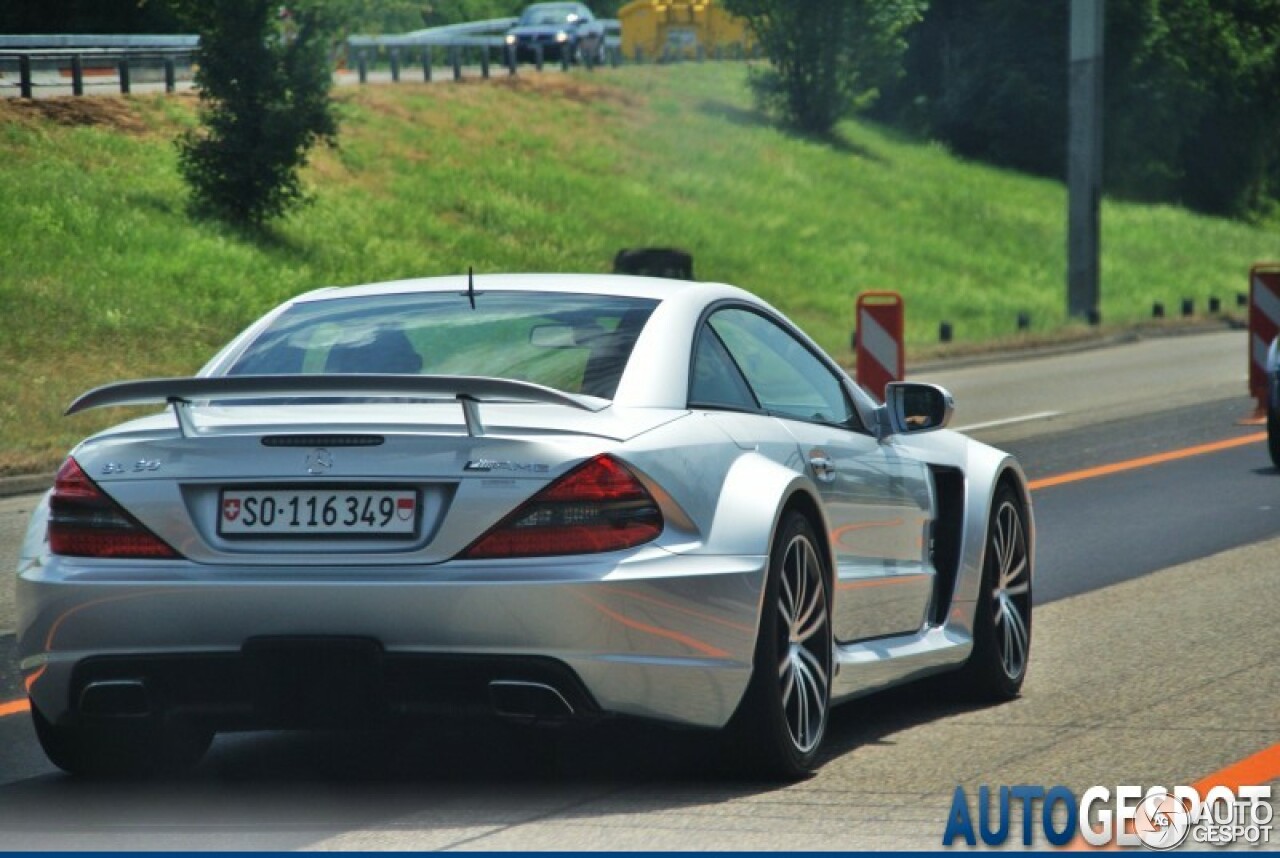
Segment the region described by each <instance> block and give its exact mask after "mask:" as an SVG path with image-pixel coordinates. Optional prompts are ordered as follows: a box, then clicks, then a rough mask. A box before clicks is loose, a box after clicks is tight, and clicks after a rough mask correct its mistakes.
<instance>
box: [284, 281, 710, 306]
mask: <svg viewBox="0 0 1280 858" xmlns="http://www.w3.org/2000/svg"><path fill="white" fill-rule="evenodd" d="M467 280H468V278H467V275H465V274H458V275H452V276H448V277H419V278H414V279H410V280H393V281H390V282H387V283H370V284H367V285H363V286H345V287H329V288H326V289H319V290H316V291H314V292H308V293H307V294H305V295H300V296H299V297H298V298H296V299H295V303H304V302H310V301H330V300H334V299H340V298H365V297H373V296H378V295H404V294H412V293H415V292H450V291H452V292H466V291H467ZM474 282H475V289H476V291H477V292H484V291H494V292H562V293H565V294H578V295H610V296H618V297H629V298H648V299H652V300H656V301H662V300H664V299H667V298H670V297H672V296H674V295H677V294H680V293H682V292H686V291H689V290H696V289H700V288H706V287H713V286H721V287H722V286H723V284H708V283H700V282H695V281H691V280H669V279H666V278H662V277H638V276H635V275H630V274H476V275H474Z"/></svg>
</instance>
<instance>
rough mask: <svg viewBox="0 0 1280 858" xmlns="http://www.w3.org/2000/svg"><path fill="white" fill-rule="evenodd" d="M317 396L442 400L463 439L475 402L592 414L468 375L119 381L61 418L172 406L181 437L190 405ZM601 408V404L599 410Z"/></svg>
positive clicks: (579, 402)
mask: <svg viewBox="0 0 1280 858" xmlns="http://www.w3.org/2000/svg"><path fill="white" fill-rule="evenodd" d="M276 396H281V397H299V398H307V397H320V396H340V397H343V396H349V397H367V396H445V397H449V398H451V399H454V400H456V401H457V403H458V404H459V405H461V406H462V414H463V417H464V418H465V420H466V423H467V434H468V435H472V436H478V435H483V434H484V424H483V423H482V422H481V421H480V409H479V404H480V403H481V402H486V401H487V402H512V401H515V402H545V403H550V404H553V405H565V406H568V407H569V408H577V409H580V410H582V411H593V412H594V411H598V410H599V408H598V407H597V408H593V407H592V406H591V405H590V404H588V401H587V400H591V399H594V397H575V396H572V395H570V394H568V393H564V392H562V391H559V390H555V389H553V388H550V387H544V386H543V385H541V384H533V383H531V382H527V381H511V380H509V379H505V378H486V377H484V376H474V375H378V374H362V373H350V374H340V375H338V374H330V375H222V376H212V377H208V378H147V379H141V380H139V381H120V382H116V383H115V384H105V385H103V386H102V387H95V388H94V389H93V390H90V391H89V392H88V393H82V394H81V395H80V396H78V397H77V398H76V400H75V401H74V402H72V403H71V405H69V406H68V407H67V410H66V414H68V415H71V414H78V413H79V412H81V411H88V410H89V409H91V408H104V407H106V406H109V405H146V404H148V403H160V402H164V403H167V404H169V405H171V406H173V413H174V416H175V417H176V418H177V419H178V428H179V429H180V430H181V431H182V434H183V435H184V436H185V437H191V436H193V435H198V434H199V430H198V429H197V428H196V426H195V424H194V423H193V422H192V420H191V413H190V411H189V409H190V406H191V404H192V402H193V401H196V400H207V399H220V400H236V399H258V398H261V397H276ZM600 407H603V404H602V405H601V406H600Z"/></svg>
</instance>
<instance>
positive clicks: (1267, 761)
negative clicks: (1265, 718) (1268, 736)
mask: <svg viewBox="0 0 1280 858" xmlns="http://www.w3.org/2000/svg"><path fill="white" fill-rule="evenodd" d="M1274 780H1280V745H1272V746H1271V747H1270V748H1267V749H1266V750H1262V751H1259V752H1258V753H1256V754H1254V755H1253V756H1252V757H1245V758H1244V759H1243V760H1240V761H1239V762H1237V763H1232V764H1231V765H1229V766H1227V767H1226V768H1225V769H1220V770H1219V771H1216V772H1214V773H1213V774H1211V775H1209V776H1208V777H1204V778H1201V779H1200V780H1198V781H1196V782H1195V783H1193V784H1192V786H1193V787H1195V789H1196V792H1198V793H1200V795H1201V796H1202V797H1203V796H1204V795H1205V793H1207V792H1208V791H1209V790H1211V789H1213V788H1214V787H1216V786H1224V787H1227V788H1229V789H1231V790H1237V789H1239V788H1240V787H1242V786H1259V785H1261V784H1265V783H1267V782H1269V781H1274Z"/></svg>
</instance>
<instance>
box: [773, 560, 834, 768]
mask: <svg viewBox="0 0 1280 858" xmlns="http://www.w3.org/2000/svg"><path fill="white" fill-rule="evenodd" d="M781 577H782V580H781V582H780V586H779V587H778V613H779V618H778V619H779V622H778V632H777V637H778V649H777V653H778V681H779V683H780V690H781V701H782V712H783V717H784V718H785V720H786V724H787V731H788V732H789V733H790V735H791V742H792V744H793V745H794V746H795V748H796V750H798V751H799V752H800V753H802V754H804V753H808V752H809V751H812V750H813V749H814V748H815V747H817V745H818V743H819V742H820V741H821V740H822V733H823V730H824V728H825V726H826V720H827V709H828V707H829V704H830V682H831V644H830V642H829V638H830V635H829V634H828V624H829V621H830V620H829V615H828V611H827V588H826V586H825V584H824V583H823V580H822V563H821V561H819V559H818V555H817V552H816V551H814V548H813V543H812V542H810V541H809V539H808V538H807V537H806V536H804V535H797V536H795V537H794V538H792V540H791V542H790V543H789V544H788V545H787V550H786V553H785V555H784V557H783V563H782V576H781Z"/></svg>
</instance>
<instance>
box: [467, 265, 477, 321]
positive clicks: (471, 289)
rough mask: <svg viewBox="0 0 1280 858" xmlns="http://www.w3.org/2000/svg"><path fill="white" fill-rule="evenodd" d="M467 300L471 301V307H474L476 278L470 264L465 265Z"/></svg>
mask: <svg viewBox="0 0 1280 858" xmlns="http://www.w3.org/2000/svg"><path fill="white" fill-rule="evenodd" d="M467 300H468V301H470V302H471V309H473V310H474V309H475V308H476V280H475V269H474V268H472V267H471V266H470V265H468V266H467Z"/></svg>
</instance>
